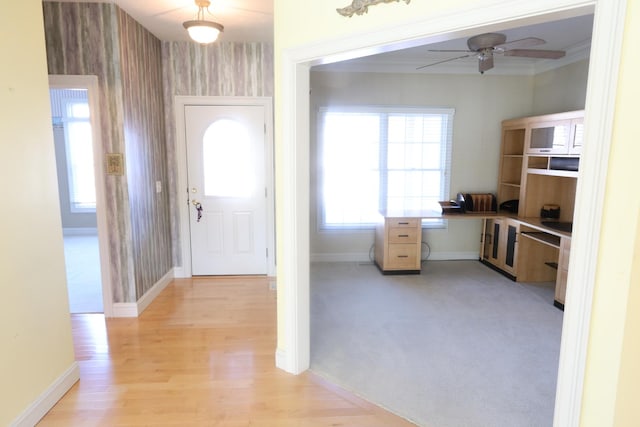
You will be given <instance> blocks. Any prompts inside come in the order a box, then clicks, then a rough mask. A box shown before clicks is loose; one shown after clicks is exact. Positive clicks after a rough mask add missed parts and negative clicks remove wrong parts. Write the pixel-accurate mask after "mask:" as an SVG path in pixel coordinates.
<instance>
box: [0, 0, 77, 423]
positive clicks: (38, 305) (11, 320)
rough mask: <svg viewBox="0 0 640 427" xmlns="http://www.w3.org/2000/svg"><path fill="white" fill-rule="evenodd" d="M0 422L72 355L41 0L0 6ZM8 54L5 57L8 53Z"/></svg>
mask: <svg viewBox="0 0 640 427" xmlns="http://www.w3.org/2000/svg"><path fill="white" fill-rule="evenodd" d="M0 28H2V34H3V35H9V34H10V35H11V36H10V37H4V36H3V37H1V38H0V57H1V58H5V60H3V63H2V66H1V67H0V117H1V119H0V141H2V143H1V144H0V158H2V159H4V161H3V164H2V168H0V182H1V183H2V184H1V185H2V200H3V205H2V209H0V233H1V235H2V238H1V239H0V288H1V292H2V298H1V299H0V312H1V313H2V321H1V322H0V343H2V344H1V346H2V351H0V378H2V380H1V381H0V395H2V404H1V405H0V425H8V424H9V423H10V422H11V421H13V420H14V419H16V417H18V416H19V415H20V414H21V413H23V411H25V409H26V408H27V407H28V405H30V404H32V403H33V402H34V400H36V398H38V397H39V396H40V395H41V394H42V393H43V392H44V391H45V390H46V389H47V388H48V387H49V386H50V385H51V384H52V383H53V382H54V381H55V380H56V379H58V378H59V377H60V376H61V375H62V374H63V373H65V371H67V370H68V369H69V368H70V367H71V366H72V365H73V363H74V355H73V344H72V339H71V324H70V319H69V309H68V303H67V291H66V279H65V270H64V257H63V245H62V225H61V221H60V209H59V205H58V190H57V188H56V182H57V178H56V166H55V157H54V147H53V134H52V130H51V118H50V107H49V95H48V88H49V83H48V79H47V64H46V57H45V46H44V30H43V28H44V26H43V22H42V3H41V2H40V1H36V0H29V1H20V2H3V4H2V6H0ZM7 58H11V60H7Z"/></svg>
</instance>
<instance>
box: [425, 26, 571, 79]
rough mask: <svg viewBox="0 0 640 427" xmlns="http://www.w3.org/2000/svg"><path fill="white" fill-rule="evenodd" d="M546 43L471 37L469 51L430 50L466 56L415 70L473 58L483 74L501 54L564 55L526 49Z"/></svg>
mask: <svg viewBox="0 0 640 427" xmlns="http://www.w3.org/2000/svg"><path fill="white" fill-rule="evenodd" d="M544 43H546V42H545V41H544V40H542V39H539V38H537V37H527V38H524V39H520V40H514V41H511V42H507V36H505V35H504V34H501V33H486V34H480V35H477V36H473V37H471V38H469V39H468V40H467V46H468V47H469V50H431V51H430V52H465V53H466V55H462V56H457V57H455V58H449V59H445V60H444V61H438V62H434V63H432V64H427V65H423V66H422V67H418V68H417V70H420V69H422V68H426V67H432V66H434V65H438V64H442V63H444V62H449V61H455V60H456V59H462V58H468V57H472V56H475V57H476V58H478V71H480V74H484V72H485V71H487V70H490V69H492V68H493V55H495V54H501V55H504V56H520V57H525V58H544V59H558V58H562V57H563V56H564V55H565V51H563V50H539V49H527V48H529V47H532V46H537V45H541V44H544Z"/></svg>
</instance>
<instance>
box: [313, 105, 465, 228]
mask: <svg viewBox="0 0 640 427" xmlns="http://www.w3.org/2000/svg"><path fill="white" fill-rule="evenodd" d="M453 114H454V110H453V109H441V108H439V109H435V108H406V107H397V108H394V107H384V108H381V107H349V108H330V109H329V108H324V109H321V110H320V115H319V127H318V128H319V138H318V139H319V155H318V159H319V163H318V167H319V178H320V179H319V184H320V191H319V195H320V200H319V207H320V227H321V228H322V229H332V228H369V227H372V226H373V225H374V224H375V221H376V217H377V214H378V212H379V210H380V209H387V210H396V209H404V210H408V209H411V210H414V209H415V210H420V209H428V208H429V207H432V206H433V204H434V203H437V202H438V201H439V200H447V199H448V198H449V170H450V163H451V140H452V128H453ZM441 223H442V222H441V221H430V222H429V221H425V224H430V225H432V226H439V225H440V224H441Z"/></svg>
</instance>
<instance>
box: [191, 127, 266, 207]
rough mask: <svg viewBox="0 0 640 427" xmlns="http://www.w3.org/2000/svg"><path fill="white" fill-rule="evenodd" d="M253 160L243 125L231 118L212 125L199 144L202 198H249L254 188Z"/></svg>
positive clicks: (247, 134)
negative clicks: (202, 186) (202, 179)
mask: <svg viewBox="0 0 640 427" xmlns="http://www.w3.org/2000/svg"><path fill="white" fill-rule="evenodd" d="M254 157H255V156H254V155H253V153H252V152H251V141H250V139H249V133H248V132H247V129H245V127H244V126H242V125H241V124H240V123H238V122H237V121H235V120H230V119H221V120H217V121H215V122H213V123H212V124H211V125H210V126H209V127H208V128H207V130H206V131H205V133H204V136H203V141H202V162H203V163H202V168H203V169H202V170H203V173H204V195H205V196H213V197H250V196H251V195H252V194H253V193H254V191H255V186H256V183H255V182H254V181H255V180H254V176H255V174H254V173H253V172H252V171H253V169H254V168H253V165H254V162H255V159H254Z"/></svg>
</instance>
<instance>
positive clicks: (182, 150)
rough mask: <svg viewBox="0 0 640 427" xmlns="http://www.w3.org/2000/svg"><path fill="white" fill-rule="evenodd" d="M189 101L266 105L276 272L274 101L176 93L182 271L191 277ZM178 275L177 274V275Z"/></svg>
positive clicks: (271, 268)
mask: <svg viewBox="0 0 640 427" xmlns="http://www.w3.org/2000/svg"><path fill="white" fill-rule="evenodd" d="M187 105H214V106H225V105H228V106H240V105H248V106H260V107H263V108H264V112H265V122H266V129H265V131H266V133H265V138H266V147H265V159H264V160H265V172H266V176H265V183H266V186H267V198H266V203H267V230H266V233H267V249H268V257H267V275H268V276H275V275H276V264H275V258H276V257H275V246H276V244H275V205H274V202H275V198H274V178H273V101H272V98H271V97H265V96H255V97H254V96H176V97H175V114H176V139H175V144H176V145H175V153H176V162H177V172H178V174H177V177H178V182H177V186H176V192H177V194H176V200H177V203H178V218H179V225H180V238H179V243H180V248H181V252H182V275H181V277H191V250H190V248H191V241H190V237H189V204H188V188H187V181H188V180H187V146H186V138H185V117H184V107H185V106H187ZM176 277H177V275H176Z"/></svg>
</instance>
